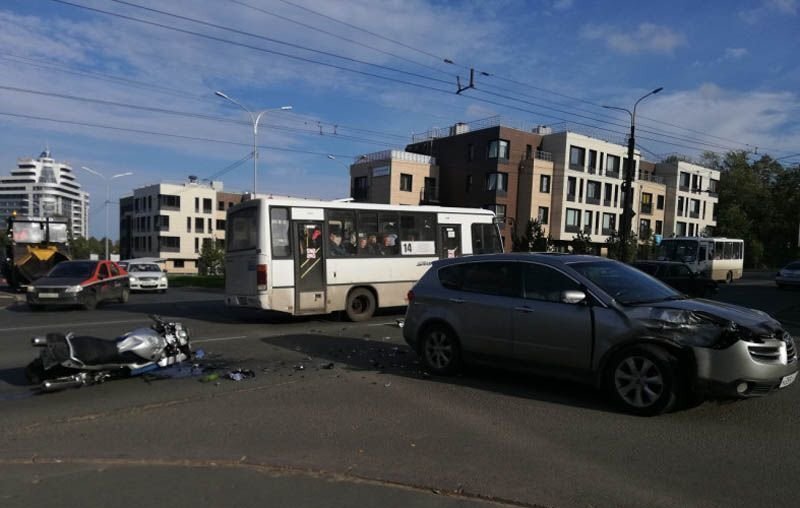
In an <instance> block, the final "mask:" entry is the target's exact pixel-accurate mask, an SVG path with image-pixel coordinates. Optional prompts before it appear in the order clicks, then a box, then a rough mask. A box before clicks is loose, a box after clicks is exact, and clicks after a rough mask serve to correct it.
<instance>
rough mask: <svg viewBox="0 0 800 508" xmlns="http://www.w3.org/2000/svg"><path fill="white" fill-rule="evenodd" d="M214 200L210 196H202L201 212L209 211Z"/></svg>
mask: <svg viewBox="0 0 800 508" xmlns="http://www.w3.org/2000/svg"><path fill="white" fill-rule="evenodd" d="M213 203H214V201H213V200H212V199H210V198H203V213H211V211H212V207H213V206H214V205H213Z"/></svg>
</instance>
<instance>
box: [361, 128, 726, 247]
mask: <svg viewBox="0 0 800 508" xmlns="http://www.w3.org/2000/svg"><path fill="white" fill-rule="evenodd" d="M496 121H497V120H496V119H487V120H484V121H481V122H477V123H475V124H464V123H459V124H456V125H454V126H452V127H449V128H446V129H434V130H431V131H428V132H426V133H424V134H422V135H420V136H415V137H414V140H413V141H414V142H413V143H411V144H409V145H408V146H406V151H405V152H396V151H387V152H377V153H376V154H370V155H367V156H364V157H362V158H361V159H360V160H359V161H358V162H356V163H355V164H353V165H352V166H351V169H350V174H351V187H352V196H353V198H354V199H356V200H357V201H372V202H382V203H403V204H420V203H423V202H425V201H424V200H423V199H421V196H423V195H424V193H425V192H424V188H423V189H422V190H418V189H417V188H413V189H412V187H411V182H414V181H416V182H418V181H419V180H420V179H422V180H423V181H426V180H425V179H426V178H431V179H432V180H433V181H435V182H437V183H438V185H437V190H438V193H437V197H438V200H437V201H438V203H440V204H442V205H443V206H463V207H476V208H488V209H490V210H492V211H494V212H495V214H496V216H497V221H498V225H499V226H500V229H501V233H502V235H503V241H504V244H505V246H506V249H510V248H511V245H512V241H511V240H512V235H513V234H514V230H515V228H516V226H517V224H519V227H520V228H522V227H524V225H525V223H527V221H528V220H529V219H531V218H536V219H539V222H540V223H541V224H542V226H543V228H544V230H545V234H548V235H549V236H550V238H551V239H552V245H553V246H554V247H555V248H556V249H558V250H568V248H569V245H570V243H571V242H572V240H573V239H574V238H575V236H576V235H577V234H578V233H579V232H582V233H584V234H586V235H588V236H589V237H590V239H591V242H592V244H593V245H594V248H595V251H596V252H597V253H598V254H601V253H603V252H604V249H603V247H604V245H605V243H606V242H607V241H608V239H609V237H610V236H611V235H612V234H615V233H618V230H619V227H620V224H621V221H622V213H623V206H624V203H625V200H624V179H625V172H624V171H625V168H626V167H627V157H628V149H627V146H625V144H624V140H608V139H601V138H600V137H597V136H596V135H589V134H584V133H580V132H574V131H572V130H567V129H566V128H565V129H563V130H561V131H559V132H553V131H552V129H551V128H548V127H545V126H537V127H535V128H532V129H517V128H511V127H507V126H503V125H499V124H498V123H492V122H496ZM476 127H477V128H476ZM409 152H410V153H411V155H414V154H419V155H421V156H425V157H430V161H428V160H427V159H425V160H424V162H425V163H418V164H417V165H416V166H414V169H413V171H414V172H413V176H410V177H409V176H408V175H411V174H412V169H406V170H404V171H405V173H403V172H402V171H397V172H399V173H400V174H396V173H397V172H396V171H395V170H394V169H387V167H389V166H390V164H391V167H392V168H395V167H398V166H396V164H395V162H392V161H393V159H392V157H390V156H389V155H391V154H403V155H402V157H406V158H408V157H409ZM399 157H400V155H396V158H399ZM404 167H408V166H404ZM434 168H436V169H437V170H438V172H437V173H435V175H436V176H435V177H433V176H432V175H434V173H433V170H434ZM633 171H634V173H633V183H632V192H633V197H632V198H633V199H632V205H633V213H634V216H633V221H632V224H631V228H632V230H633V231H634V233H635V234H637V235H638V236H639V238H640V241H642V242H644V241H648V240H650V239H651V238H652V236H653V235H660V236H672V235H674V234H676V235H680V234H685V235H690V236H691V235H694V236H699V235H701V234H705V233H708V232H709V231H710V229H708V228H713V226H714V225H715V224H716V222H714V216H715V210H716V206H715V205H716V188H717V185H718V183H719V172H716V171H713V170H710V169H708V168H703V167H701V166H697V165H694V164H690V163H688V162H685V161H678V160H676V161H674V162H666V163H659V164H655V163H652V162H648V161H645V160H642V159H641V154H640V153H639V152H638V151H634V156H633ZM390 173H391V174H393V175H394V177H393V178H392V179H384V180H381V178H384V177H386V176H388V175H389V174H390ZM403 175H406V176H403ZM405 178H408V180H407V182H408V183H407V184H406V185H405V187H404V188H405V189H412V190H411V191H409V190H405V191H402V190H400V189H401V187H400V186H401V182H402V181H403V179H405ZM403 192H405V193H406V194H405V196H406V197H409V199H407V200H401V197H402V196H403ZM417 192H420V193H421V194H420V197H417V196H413V197H412V196H411V195H412V194H416V193H417Z"/></svg>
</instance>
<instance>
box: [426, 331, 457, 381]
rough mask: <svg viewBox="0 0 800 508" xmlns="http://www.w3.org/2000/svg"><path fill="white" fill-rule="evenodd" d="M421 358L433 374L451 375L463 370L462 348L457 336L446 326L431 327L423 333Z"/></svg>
mask: <svg viewBox="0 0 800 508" xmlns="http://www.w3.org/2000/svg"><path fill="white" fill-rule="evenodd" d="M419 353H420V356H421V357H422V364H423V365H424V366H425V369H426V370H427V371H429V372H431V373H432V374H438V375H451V374H455V373H456V372H458V371H459V370H460V369H461V346H460V345H459V343H458V339H457V338H456V335H455V334H454V333H453V332H452V330H450V328H448V327H446V326H444V325H438V324H437V325H431V326H429V327H426V328H425V330H424V331H423V332H422V341H421V342H420V351H419Z"/></svg>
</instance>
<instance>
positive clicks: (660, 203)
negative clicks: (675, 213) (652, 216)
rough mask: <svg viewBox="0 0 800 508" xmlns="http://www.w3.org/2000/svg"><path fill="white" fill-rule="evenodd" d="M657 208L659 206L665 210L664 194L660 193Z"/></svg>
mask: <svg viewBox="0 0 800 508" xmlns="http://www.w3.org/2000/svg"><path fill="white" fill-rule="evenodd" d="M656 208H658V209H659V210H663V209H664V196H663V195H659V196H658V198H657V199H656Z"/></svg>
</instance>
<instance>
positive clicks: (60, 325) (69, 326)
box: [0, 319, 146, 332]
mask: <svg viewBox="0 0 800 508" xmlns="http://www.w3.org/2000/svg"><path fill="white" fill-rule="evenodd" d="M143 321H146V319H122V320H119V321H95V322H89V323H81V322H77V323H53V324H47V325H35V326H12V327H10V328H0V332H13V331H18V330H37V329H39V328H67V329H72V328H86V327H88V326H104V325H121V324H125V323H141V322H143Z"/></svg>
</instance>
